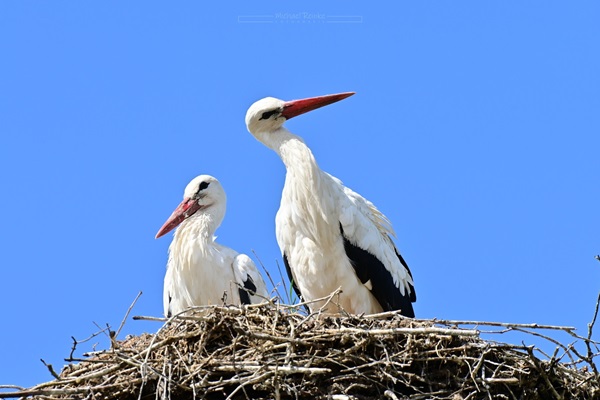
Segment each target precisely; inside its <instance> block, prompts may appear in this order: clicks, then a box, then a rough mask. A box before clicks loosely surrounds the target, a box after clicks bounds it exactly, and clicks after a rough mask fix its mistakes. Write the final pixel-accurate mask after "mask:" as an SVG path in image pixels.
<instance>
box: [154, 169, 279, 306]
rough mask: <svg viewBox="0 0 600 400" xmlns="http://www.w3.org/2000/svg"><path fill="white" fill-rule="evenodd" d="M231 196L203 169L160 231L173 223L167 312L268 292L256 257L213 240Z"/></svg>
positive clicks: (245, 300)
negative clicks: (203, 173)
mask: <svg viewBox="0 0 600 400" xmlns="http://www.w3.org/2000/svg"><path fill="white" fill-rule="evenodd" d="M226 202H227V197H226V196H225V191H224V190H223V187H222V186H221V184H220V183H219V181H218V180H217V179H216V178H214V177H212V176H209V175H200V176H198V177H196V178H194V179H192V181H191V182H190V183H189V184H188V185H187V187H186V188H185V191H184V194H183V201H182V202H181V204H179V206H178V207H177V208H176V209H175V211H173V214H171V216H170V217H169V219H167V221H166V222H165V223H164V225H163V226H162V228H160V230H159V231H158V233H157V234H156V238H159V237H161V236H163V235H165V234H166V233H168V232H170V231H171V230H172V229H173V228H175V227H177V229H176V230H175V235H174V236H173V241H172V242H171V245H170V246H169V261H168V263H167V274H166V275H165V286H164V292H163V306H164V312H165V315H166V316H167V317H170V316H171V315H173V314H178V313H180V312H182V311H184V310H186V309H188V308H189V307H193V306H203V305H211V304H223V300H225V301H226V302H227V303H228V304H251V303H257V302H260V301H261V299H265V298H268V297H269V293H268V292H267V288H266V285H265V282H264V280H263V278H262V276H261V275H260V273H259V272H258V269H257V268H256V265H254V262H253V261H252V260H251V259H250V257H248V256H247V255H245V254H239V253H238V252H237V251H235V250H233V249H230V248H229V247H225V246H222V245H220V244H218V243H217V242H215V236H214V233H215V231H216V230H217V228H218V227H219V226H220V225H221V222H222V221H223V218H224V217H225V207H226Z"/></svg>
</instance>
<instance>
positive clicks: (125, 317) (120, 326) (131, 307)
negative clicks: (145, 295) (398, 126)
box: [114, 290, 142, 340]
mask: <svg viewBox="0 0 600 400" xmlns="http://www.w3.org/2000/svg"><path fill="white" fill-rule="evenodd" d="M141 295H142V291H141V290H140V292H139V293H138V294H137V296H135V299H133V302H132V303H131V305H130V306H129V308H128V309H127V312H126V313H125V316H124V317H123V320H122V321H121V325H119V329H117V332H116V333H115V335H114V339H115V340H116V339H117V337H119V333H121V329H123V326H125V321H127V317H129V313H130V312H131V310H132V309H133V306H135V303H137V301H138V299H139V298H140V296H141Z"/></svg>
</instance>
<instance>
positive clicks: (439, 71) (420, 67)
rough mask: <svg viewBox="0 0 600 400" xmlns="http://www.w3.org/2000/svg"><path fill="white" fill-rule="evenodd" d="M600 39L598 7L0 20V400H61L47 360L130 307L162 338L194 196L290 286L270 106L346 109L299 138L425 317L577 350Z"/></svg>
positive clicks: (596, 191) (321, 6) (19, 4)
mask: <svg viewBox="0 0 600 400" xmlns="http://www.w3.org/2000/svg"><path fill="white" fill-rule="evenodd" d="M304 13H307V14H304ZM599 19H600V3H598V2H597V1H578V2H571V3H569V2H565V1H539V0H537V1H536V0H533V1H527V2H516V1H508V2H506V1H505V2H498V1H452V2H448V1H402V2H394V3H393V5H392V3H388V4H386V5H375V4H369V5H366V4H365V3H360V4H359V3H353V2H349V1H331V2H327V3H323V2H317V1H305V2H302V4H301V5H300V4H293V3H291V2H281V1H279V2H264V1H262V2H261V1H258V2H244V3H242V2H239V4H236V5H233V4H225V3H223V4H221V3H220V2H208V3H207V2H200V1H181V2H177V4H176V5H170V4H169V5H167V3H165V2H154V1H143V2H142V1H131V2H112V1H103V2H75V1H73V2H64V1H55V2H51V3H50V2H36V1H26V0H24V1H16V0H15V1H9V0H6V1H2V2H0V54H1V61H0V131H1V136H0V174H1V175H0V179H1V182H2V196H0V219H1V221H2V227H3V229H2V238H1V240H0V252H1V254H2V257H3V261H2V268H1V272H0V274H1V276H2V279H1V285H2V286H1V291H0V304H2V305H3V307H2V322H0V384H7V383H12V384H19V385H23V386H29V385H33V384H36V383H40V382H42V381H47V380H50V378H51V377H50V375H49V374H48V372H47V371H46V370H45V368H44V366H43V365H42V364H41V363H40V361H39V359H40V358H43V359H45V360H46V361H47V362H49V363H52V364H54V366H55V368H56V369H57V370H60V368H61V366H62V365H63V364H64V362H63V361H62V359H63V358H64V357H66V356H68V355H69V350H70V345H71V336H75V337H77V338H79V339H83V338H86V337H87V336H89V334H91V333H94V332H96V331H97V328H96V327H95V325H94V322H96V323H97V324H99V325H105V324H106V323H109V324H110V325H111V326H113V327H114V328H116V327H117V326H118V325H119V323H120V321H121V319H122V318H123V316H124V314H125V312H126V310H127V308H128V307H129V305H130V303H131V301H132V300H133V299H134V297H135V296H136V295H137V293H138V292H139V291H143V295H142V297H141V298H140V300H139V301H138V303H137V305H136V307H135V309H134V310H133V314H135V315H155V316H158V315H160V314H161V312H162V281H163V276H164V272H165V264H166V258H167V248H168V245H169V242H170V238H171V236H170V235H169V236H167V237H164V238H161V239H160V240H155V239H154V235H155V233H156V231H157V230H158V228H159V227H160V226H161V225H162V223H163V222H164V221H165V219H166V218H167V217H168V216H169V214H170V213H171V211H173V209H174V208H175V206H176V205H177V204H178V203H179V201H180V200H181V196H182V193H183V188H184V187H185V185H186V184H187V182H188V181H189V180H190V179H191V178H193V177H194V176H196V175H199V174H201V173H207V174H211V175H214V176H216V177H217V178H218V179H219V180H220V181H221V182H222V184H223V186H224V187H225V190H226V191H227V194H228V209H227V215H226V218H225V222H224V223H223V225H222V227H221V229H220V230H219V231H218V236H219V240H220V241H221V243H223V244H227V245H229V246H231V247H233V248H235V249H237V250H238V251H241V252H246V253H249V254H252V253H251V252H252V251H255V252H256V254H257V255H258V256H259V257H260V259H261V260H262V261H263V263H264V264H265V265H266V267H267V268H268V269H269V270H270V271H271V272H272V273H273V274H275V275H277V272H276V271H277V268H276V265H277V262H279V263H281V257H280V253H279V249H278V247H277V243H276V240H275V234H274V229H275V223H274V217H275V213H276V211H277V208H278V204H279V198H280V193H281V189H282V186H283V179H284V173H285V171H284V167H283V165H282V163H281V161H280V160H279V158H278V157H277V155H276V154H275V153H274V152H272V151H271V150H269V149H267V148H266V147H264V146H263V145H262V144H260V143H259V142H257V141H256V140H255V139H254V138H253V137H252V136H251V135H250V134H249V133H248V132H247V131H246V128H245V125H244V116H245V112H246V109H247V108H248V106H249V105H250V104H252V103H253V102H254V101H255V100H258V99H260V98H262V97H265V96H274V97H278V98H282V99H296V98H302V97H309V96H316V95H322V94H328V93H336V92H344V91H355V92H356V93H357V94H356V95H355V96H353V97H351V98H349V99H347V100H344V101H343V102H340V103H337V104H335V105H332V106H329V107H326V108H323V109H320V110H318V111H315V112H313V113H310V114H307V115H304V116H302V117H299V118H297V119H294V120H293V121H290V122H289V123H288V124H287V126H288V128H289V129H290V130H292V131H293V132H295V133H297V134H299V135H301V136H303V137H304V138H305V140H306V142H307V143H308V144H309V146H310V147H311V148H312V149H313V152H314V153H315V156H316V157H317V160H318V162H319V164H320V166H321V167H322V168H323V169H324V170H326V171H328V172H330V173H332V174H333V175H335V176H337V177H339V178H340V179H342V180H343V181H344V183H346V185H348V186H349V187H351V188H353V189H354V190H356V191H358V192H359V193H361V194H362V195H364V196H365V197H366V198H368V199H370V200H371V201H373V202H374V203H375V204H376V205H377V206H378V207H379V208H380V210H381V211H383V212H384V213H385V214H386V215H387V216H388V217H389V218H390V220H391V221H392V223H393V225H394V227H395V229H396V231H397V233H398V239H397V241H396V243H397V245H398V247H399V248H400V250H401V251H402V253H403V255H404V256H405V258H406V259H407V261H408V263H409V265H410V267H411V269H412V271H413V274H414V277H415V283H416V289H417V294H418V302H417V303H416V304H415V310H416V313H417V315H418V316H419V317H423V318H432V317H438V318H447V319H449V318H452V319H476V320H498V321H507V322H522V323H526V322H538V323H544V324H557V325H571V326H575V327H577V328H578V329H579V331H580V333H582V334H583V333H584V332H585V329H586V324H587V323H588V322H589V321H590V319H591V316H592V312H593V307H594V304H595V299H596V296H597V294H598V291H599V290H600V263H598V261H596V260H594V255H596V254H598V253H600V240H599V239H600V233H599V232H600V217H599V208H600V180H599V173H600V73H599V71H600V51H599V43H600V24H599V23H598V21H599ZM252 257H254V255H252ZM159 326H160V325H159V324H158V323H144V322H137V321H128V322H127V324H126V326H125V328H124V330H123V333H122V334H121V337H120V338H123V337H124V335H125V334H130V333H131V334H136V333H140V332H143V331H150V332H152V331H155V330H156V329H158V328H159ZM598 329H600V327H599V328H598ZM596 338H599V336H598V335H596ZM99 341H100V345H99V346H100V347H105V346H106V340H105V339H104V338H100V339H99ZM89 348H90V346H82V349H89Z"/></svg>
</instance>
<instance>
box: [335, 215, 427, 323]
mask: <svg viewBox="0 0 600 400" xmlns="http://www.w3.org/2000/svg"><path fill="white" fill-rule="evenodd" d="M340 231H341V233H342V237H343V238H344V249H345V250H346V255H347V256H348V258H349V259H350V262H351V264H352V266H353V267H354V271H355V272H356V276H357V277H358V279H360V281H361V282H362V283H363V284H364V283H367V282H368V281H371V286H372V289H371V293H372V294H373V296H374V297H375V299H377V301H378V302H379V304H380V305H381V307H382V308H383V310H384V311H394V310H401V311H402V315H404V316H406V317H411V318H414V316H415V312H414V309H413V306H412V302H414V301H416V295H415V290H414V288H413V287H412V286H411V287H410V288H411V293H410V294H408V293H405V294H404V295H402V293H401V292H400V289H398V288H397V287H396V285H394V280H393V278H392V274H391V273H390V271H388V270H387V269H386V268H385V266H384V265H383V263H382V262H381V261H380V260H379V259H378V258H377V257H375V256H374V255H373V254H371V253H369V252H368V251H366V250H364V249H361V248H360V247H358V246H356V245H354V244H352V243H351V242H350V241H349V240H348V238H346V236H345V235H344V229H343V228H342V224H340ZM396 254H397V255H398V258H400V262H401V263H402V265H404V266H405V267H406V269H407V270H408V266H407V265H406V262H405V261H404V259H403V258H402V256H401V255H400V253H398V251H397V250H396ZM408 272H409V274H410V270H408ZM411 276H412V274H411Z"/></svg>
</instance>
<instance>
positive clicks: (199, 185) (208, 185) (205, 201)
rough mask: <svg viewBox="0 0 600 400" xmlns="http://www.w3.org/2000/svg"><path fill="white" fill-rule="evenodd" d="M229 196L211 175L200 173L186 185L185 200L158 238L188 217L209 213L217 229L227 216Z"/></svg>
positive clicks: (165, 224) (161, 229)
mask: <svg viewBox="0 0 600 400" xmlns="http://www.w3.org/2000/svg"><path fill="white" fill-rule="evenodd" d="M226 203H227V196H225V191H224V190H223V186H221V183H219V181H218V180H217V178H214V177H212V176H210V175H200V176H197V177H195V178H194V179H192V181H191V182H190V183H188V185H187V186H186V187H185V191H184V192H183V201H182V202H181V204H179V206H177V208H176V209H175V211H173V213H172V214H171V216H170V217H169V218H168V219H167V221H166V222H165V223H164V225H163V226H162V228H160V229H159V231H158V233H157V234H156V238H157V239H158V238H159V237H161V236H163V235H165V234H167V233H169V232H170V231H172V230H173V229H175V228H176V227H177V226H178V225H179V224H181V223H182V222H183V221H185V220H187V219H192V218H196V217H198V216H200V215H207V214H209V215H210V216H211V217H212V224H213V225H214V229H216V228H217V227H218V226H219V225H220V224H221V221H223V217H225V207H226Z"/></svg>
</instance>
